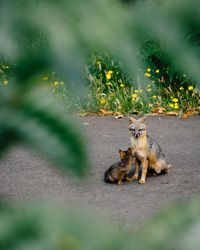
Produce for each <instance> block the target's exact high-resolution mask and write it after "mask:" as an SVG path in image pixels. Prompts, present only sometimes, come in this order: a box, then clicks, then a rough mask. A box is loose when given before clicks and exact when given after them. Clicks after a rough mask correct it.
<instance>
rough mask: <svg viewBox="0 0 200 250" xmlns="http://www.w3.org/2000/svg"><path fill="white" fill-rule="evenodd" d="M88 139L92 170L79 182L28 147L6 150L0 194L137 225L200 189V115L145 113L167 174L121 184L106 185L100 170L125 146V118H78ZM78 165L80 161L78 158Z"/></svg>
mask: <svg viewBox="0 0 200 250" xmlns="http://www.w3.org/2000/svg"><path fill="white" fill-rule="evenodd" d="M78 119H79V120H80V122H81V124H82V129H83V133H85V134H86V137H87V140H88V148H89V156H90V162H91V171H90V173H89V176H88V178H87V179H86V180H85V181H84V182H81V181H80V180H78V179H76V178H75V177H74V176H73V175H71V174H68V175H67V176H64V175H62V174H61V173H60V172H59V171H57V170H56V169H54V168H53V167H52V164H51V163H50V162H48V161H47V160H45V158H44V157H41V155H40V154H39V153H37V152H35V151H34V150H32V149H31V148H30V147H29V146H24V145H20V146H18V147H13V148H12V149H10V151H9V152H8V154H7V155H6V156H4V158H3V159H2V160H1V162H0V196H1V198H6V199H11V200H13V201H15V202H18V201H27V200H28V201H32V202H35V203H38V202H41V201H42V200H47V201H52V200H53V201H55V202H56V203H59V202H60V203H64V204H66V206H74V207H78V208H79V209H81V210H87V211H89V212H90V213H100V214H101V215H103V216H104V217H105V218H108V219H111V220H114V221H115V222H117V223H119V225H125V226H129V225H132V226H133V227H134V226H135V227H137V226H138V225H140V224H141V223H143V222H145V221H146V220H147V218H149V217H150V216H151V215H152V214H154V213H156V212H157V211H159V210H160V208H162V207H163V206H166V205H167V204H169V203H171V202H173V201H174V200H177V199H186V198H189V197H193V196H196V195H198V194H199V193H200V165H199V163H200V154H199V151H200V133H199V127H200V117H199V116H194V117H190V118H188V119H186V120H183V119H179V118H178V117H166V116H152V117H148V118H147V129H148V134H149V135H150V136H151V137H153V138H154V139H155V140H157V142H159V144H160V145H161V147H162V149H163V151H164V153H165V155H166V158H167V160H168V162H169V163H170V164H172V165H173V168H172V169H171V171H170V172H169V174H167V175H162V176H158V177H148V178H147V181H146V184H145V185H139V184H138V182H137V181H135V182H133V183H130V184H123V185H121V186H117V185H112V184H106V183H104V181H103V174H104V171H105V170H106V169H107V168H108V167H109V166H110V165H111V164H112V163H114V162H116V161H118V158H119V156H118V149H119V148H120V149H127V148H128V146H129V132H128V130H127V127H128V119H127V118H123V119H119V120H116V119H115V118H114V117H95V116H91V117H84V118H78ZM80 164H81V162H80Z"/></svg>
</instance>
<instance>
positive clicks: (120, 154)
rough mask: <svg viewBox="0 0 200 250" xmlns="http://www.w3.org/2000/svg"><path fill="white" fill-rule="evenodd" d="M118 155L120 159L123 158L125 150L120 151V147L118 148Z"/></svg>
mask: <svg viewBox="0 0 200 250" xmlns="http://www.w3.org/2000/svg"><path fill="white" fill-rule="evenodd" d="M119 156H120V159H121V160H123V159H124V158H125V152H124V151H122V150H121V149H120V150H119Z"/></svg>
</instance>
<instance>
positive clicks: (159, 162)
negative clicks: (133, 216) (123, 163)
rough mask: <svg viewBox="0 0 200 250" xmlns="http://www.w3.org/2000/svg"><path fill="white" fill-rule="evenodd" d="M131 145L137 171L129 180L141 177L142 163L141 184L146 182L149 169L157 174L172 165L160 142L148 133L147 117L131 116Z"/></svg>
mask: <svg viewBox="0 0 200 250" xmlns="http://www.w3.org/2000/svg"><path fill="white" fill-rule="evenodd" d="M129 120H130V125H129V131H130V145H131V150H132V155H133V157H135V165H136V166H135V173H134V175H133V176H132V177H131V178H129V181H133V180H137V179H138V178H139V171H140V170H139V168H140V164H141V166H142V173H141V178H140V180H139V183H140V184H144V183H145V180H146V175H147V171H149V172H150V171H151V170H153V171H155V173H156V174H160V173H167V172H168V170H169V168H170V167H171V165H169V164H167V162H166V161H165V155H164V153H163V152H162V149H161V147H160V146H159V144H158V143H157V142H156V141H155V140H153V139H152V138H151V137H149V136H148V135H147V133H146V125H145V117H143V118H141V119H138V120H136V119H134V118H133V117H130V119H129Z"/></svg>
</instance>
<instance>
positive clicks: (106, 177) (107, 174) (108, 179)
mask: <svg viewBox="0 0 200 250" xmlns="http://www.w3.org/2000/svg"><path fill="white" fill-rule="evenodd" d="M104 181H105V182H107V183H114V182H115V179H114V178H113V177H112V176H111V175H110V172H108V171H106V172H105V174H104Z"/></svg>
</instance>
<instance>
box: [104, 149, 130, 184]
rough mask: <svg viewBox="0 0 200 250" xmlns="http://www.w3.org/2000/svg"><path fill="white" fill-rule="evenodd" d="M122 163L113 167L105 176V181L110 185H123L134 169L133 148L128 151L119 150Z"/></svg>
mask: <svg viewBox="0 0 200 250" xmlns="http://www.w3.org/2000/svg"><path fill="white" fill-rule="evenodd" d="M119 155H120V159H121V160H120V161H119V162H117V163H115V164H113V165H111V166H110V167H109V168H108V170H107V171H106V172H105V174H104V181H105V182H108V183H116V184H118V185H120V184H122V181H123V180H124V178H125V176H126V175H127V174H128V173H129V171H130V170H131V168H132V163H133V156H132V151H131V148H128V149H127V151H122V150H119Z"/></svg>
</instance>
